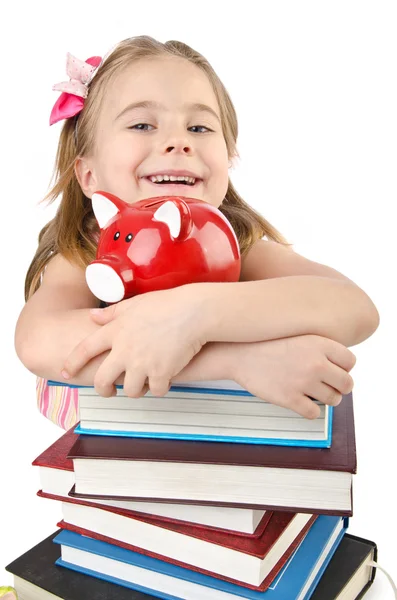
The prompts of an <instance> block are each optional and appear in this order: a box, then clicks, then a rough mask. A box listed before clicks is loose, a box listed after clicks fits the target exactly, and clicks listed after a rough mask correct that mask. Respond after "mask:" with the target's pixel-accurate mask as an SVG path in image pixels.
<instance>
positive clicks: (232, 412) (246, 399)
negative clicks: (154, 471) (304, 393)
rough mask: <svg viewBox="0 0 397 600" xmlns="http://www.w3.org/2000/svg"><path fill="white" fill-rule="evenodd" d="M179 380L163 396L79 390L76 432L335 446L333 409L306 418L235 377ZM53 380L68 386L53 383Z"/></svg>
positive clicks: (86, 388) (324, 409) (90, 388)
mask: <svg viewBox="0 0 397 600" xmlns="http://www.w3.org/2000/svg"><path fill="white" fill-rule="evenodd" d="M191 383H192V384H174V385H173V386H171V388H170V390H169V392H168V393H167V394H166V395H165V396H164V397H162V398H159V397H156V396H153V394H152V393H151V392H150V391H148V392H147V393H146V394H145V396H143V397H141V398H129V397H128V396H126V394H125V393H124V390H123V387H122V386H117V396H113V397H110V398H104V397H102V396H99V395H98V394H97V393H96V392H95V388H94V387H88V386H69V387H75V388H77V389H78V418H79V421H80V423H79V425H78V427H77V428H76V430H75V431H76V433H83V434H87V435H113V436H114V435H117V436H127V437H145V438H165V439H184V440H200V441H215V442H233V443H251V444H272V445H281V446H306V447H319V448H329V447H330V446H331V442H332V413H333V408H332V407H330V406H328V405H324V404H322V403H320V402H316V404H317V405H318V406H319V408H320V416H319V417H318V418H317V419H306V418H304V417H302V416H301V415H298V414H297V413H295V412H294V411H292V410H289V409H288V408H285V407H282V406H276V405H274V404H271V403H270V402H266V401H264V400H262V399H261V398H258V397H255V396H253V395H252V394H251V393H249V392H247V391H246V390H244V389H243V388H242V387H241V386H239V385H238V384H237V383H235V382H233V381H212V382H206V381H202V382H191ZM51 384H52V385H66V384H63V383H62V384H60V383H57V382H51Z"/></svg>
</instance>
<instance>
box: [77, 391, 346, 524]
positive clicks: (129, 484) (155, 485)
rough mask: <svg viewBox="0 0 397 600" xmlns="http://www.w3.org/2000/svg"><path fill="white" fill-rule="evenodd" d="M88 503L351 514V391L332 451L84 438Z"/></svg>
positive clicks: (80, 466)
mask: <svg viewBox="0 0 397 600" xmlns="http://www.w3.org/2000/svg"><path fill="white" fill-rule="evenodd" d="M68 458H70V459H72V460H73V465H74V471H75V482H76V483H75V489H74V491H73V492H72V493H71V495H73V496H76V497H80V498H84V497H86V496H89V497H90V498H91V499H92V498H107V499H114V498H119V499H121V498H124V499H133V498H134V499H138V498H139V499H143V498H145V499H146V500H148V499H151V500H158V501H161V502H167V501H170V502H172V501H173V502H177V503H184V502H186V503H189V502H191V503H195V502H200V503H208V504H218V505H222V506H234V507H244V506H245V507H252V508H265V509H267V510H289V511H293V512H309V513H323V514H333V515H344V516H351V514H352V474H353V473H355V472H356V466H357V465H356V444H355V433H354V415H353V400H352V394H351V393H350V394H348V395H347V396H344V398H343V401H342V402H341V403H340V404H339V406H337V407H335V408H334V419H333V442H332V446H331V448H297V447H285V446H268V445H266V446H264V445H257V444H229V443H216V442H197V441H183V440H165V439H139V438H127V437H125V438H123V437H103V436H89V435H80V436H79V437H78V439H77V441H76V443H75V444H74V446H73V447H72V449H71V450H70V453H69V455H68Z"/></svg>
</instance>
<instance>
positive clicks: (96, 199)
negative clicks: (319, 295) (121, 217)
mask: <svg viewBox="0 0 397 600" xmlns="http://www.w3.org/2000/svg"><path fill="white" fill-rule="evenodd" d="M92 210H93V211H94V215H95V217H96V220H97V221H98V225H99V227H100V228H101V229H104V228H105V227H106V225H107V224H108V223H109V221H110V220H111V219H113V217H114V216H115V215H117V213H118V212H120V210H119V208H118V207H117V206H116V204H115V203H114V202H113V201H112V200H111V199H110V198H107V197H106V196H104V195H103V194H101V193H100V192H95V194H93V195H92Z"/></svg>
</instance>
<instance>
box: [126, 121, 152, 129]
mask: <svg viewBox="0 0 397 600" xmlns="http://www.w3.org/2000/svg"><path fill="white" fill-rule="evenodd" d="M141 126H143V127H146V126H148V127H152V125H149V123H137V124H136V125H131V127H128V129H135V128H136V127H139V129H137V130H136V131H148V130H147V129H140V127H141Z"/></svg>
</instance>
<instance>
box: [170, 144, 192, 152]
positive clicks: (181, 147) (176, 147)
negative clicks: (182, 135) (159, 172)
mask: <svg viewBox="0 0 397 600" xmlns="http://www.w3.org/2000/svg"><path fill="white" fill-rule="evenodd" d="M166 152H167V154H169V153H171V152H173V153H174V154H175V152H176V153H178V154H179V153H182V154H190V153H191V152H192V147H191V145H190V144H187V143H186V142H182V141H180V142H174V144H173V145H172V146H168V145H167V148H166Z"/></svg>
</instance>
